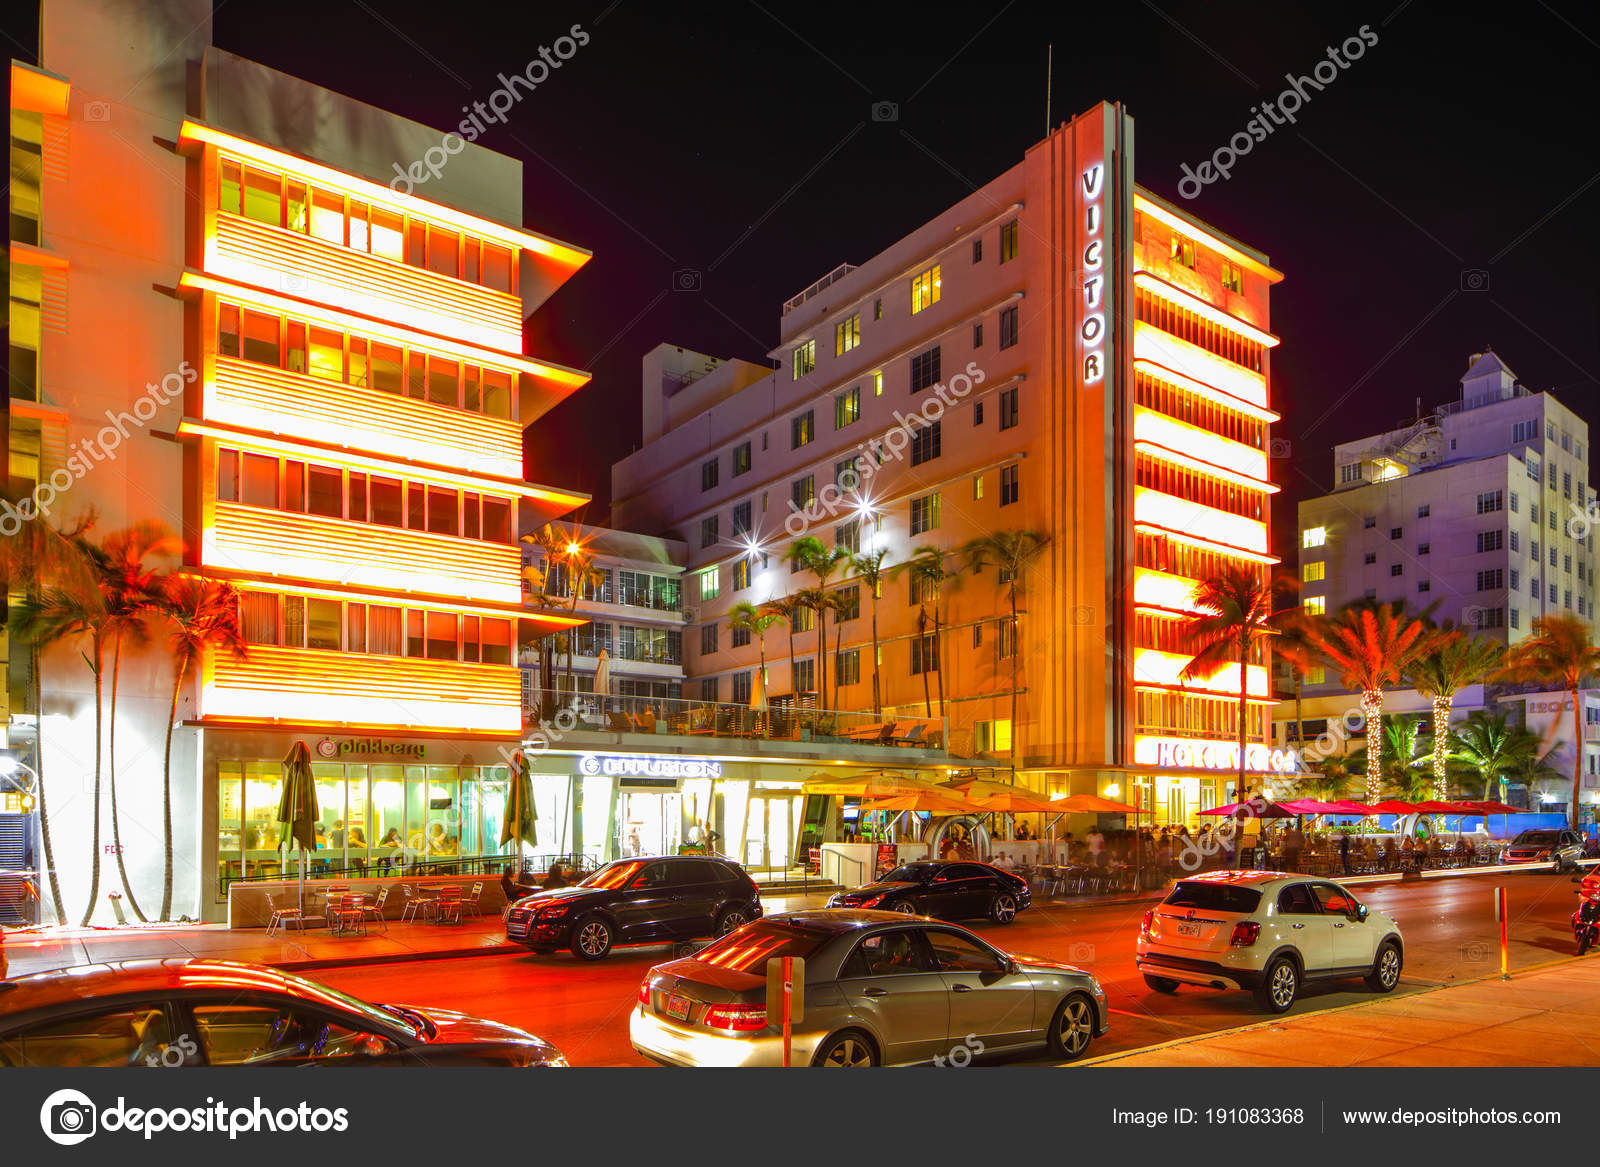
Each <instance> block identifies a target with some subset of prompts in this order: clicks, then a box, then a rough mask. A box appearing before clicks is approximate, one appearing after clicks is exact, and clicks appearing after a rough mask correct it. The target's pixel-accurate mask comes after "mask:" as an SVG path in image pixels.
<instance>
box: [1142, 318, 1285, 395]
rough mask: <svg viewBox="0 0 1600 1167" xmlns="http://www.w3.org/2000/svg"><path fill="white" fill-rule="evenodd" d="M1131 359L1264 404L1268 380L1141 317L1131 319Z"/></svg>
mask: <svg viewBox="0 0 1600 1167" xmlns="http://www.w3.org/2000/svg"><path fill="white" fill-rule="evenodd" d="M1133 357H1134V360H1136V361H1137V360H1149V361H1154V362H1155V363H1156V364H1158V365H1165V366H1166V367H1167V368H1169V369H1176V370H1177V371H1178V372H1180V373H1182V374H1183V375H1184V376H1185V377H1189V378H1191V379H1193V380H1196V381H1199V382H1201V383H1202V384H1206V385H1211V386H1213V387H1214V388H1217V389H1221V390H1222V391H1223V392H1224V393H1227V394H1230V395H1231V396H1233V397H1237V398H1239V399H1240V400H1242V401H1248V402H1249V403H1250V404H1251V405H1255V406H1259V407H1260V408H1262V409H1265V408H1266V407H1267V379H1266V378H1265V377H1263V376H1262V375H1261V374H1260V373H1256V372H1253V371H1251V370H1250V369H1247V368H1245V367H1244V366H1243V365H1236V364H1234V363H1233V362H1232V361H1230V360H1225V359H1224V358H1222V357H1219V356H1217V355H1215V354H1214V353H1210V352H1207V351H1206V350H1205V349H1203V348H1201V347H1200V346H1199V345H1197V344H1190V343H1189V342H1188V341H1186V340H1181V339H1179V338H1178V337H1176V336H1173V335H1172V334H1171V333H1170V332H1166V331H1163V330H1162V329H1160V328H1157V327H1156V326H1155V325H1154V324H1151V323H1149V322H1147V321H1144V320H1135V321H1134V322H1133Z"/></svg>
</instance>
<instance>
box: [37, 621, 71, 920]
mask: <svg viewBox="0 0 1600 1167" xmlns="http://www.w3.org/2000/svg"><path fill="white" fill-rule="evenodd" d="M28 654H29V656H30V657H32V664H33V773H34V776H35V777H36V778H37V779H38V786H39V788H38V790H37V791H35V793H36V794H37V795H38V796H39V834H40V835H41V836H42V837H43V839H44V865H45V868H46V870H47V871H48V872H49V874H50V901H51V905H52V906H53V907H54V908H55V910H56V922H57V923H58V924H65V923H66V922H67V909H66V904H65V903H64V902H63V901H62V899H61V877H60V876H59V875H57V874H56V859H55V851H54V849H53V848H52V847H51V846H50V816H49V814H47V813H46V811H45V805H44V682H43V680H42V679H41V678H40V676H39V648H38V646H37V645H35V644H32V643H31V642H30V644H29V645H28Z"/></svg>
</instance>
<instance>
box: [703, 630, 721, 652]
mask: <svg viewBox="0 0 1600 1167" xmlns="http://www.w3.org/2000/svg"><path fill="white" fill-rule="evenodd" d="M717 627H718V626H717V625H716V624H702V625H700V655H701V656H710V655H711V654H712V653H714V652H716V651H717Z"/></svg>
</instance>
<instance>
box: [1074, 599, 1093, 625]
mask: <svg viewBox="0 0 1600 1167" xmlns="http://www.w3.org/2000/svg"><path fill="white" fill-rule="evenodd" d="M1072 622H1073V624H1075V625H1077V626H1078V627H1079V628H1088V627H1091V626H1092V625H1094V624H1095V623H1097V621H1096V620H1095V612H1094V605H1093V604H1074V605H1072Z"/></svg>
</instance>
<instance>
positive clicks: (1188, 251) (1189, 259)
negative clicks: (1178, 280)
mask: <svg viewBox="0 0 1600 1167" xmlns="http://www.w3.org/2000/svg"><path fill="white" fill-rule="evenodd" d="M1170 258H1171V259H1172V262H1173V263H1175V264H1177V265H1178V266H1179V267H1186V268H1189V269H1191V270H1193V268H1194V261H1195V250H1194V240H1192V239H1185V238H1184V237H1183V236H1182V235H1174V236H1173V237H1172V249H1171V252H1170Z"/></svg>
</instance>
